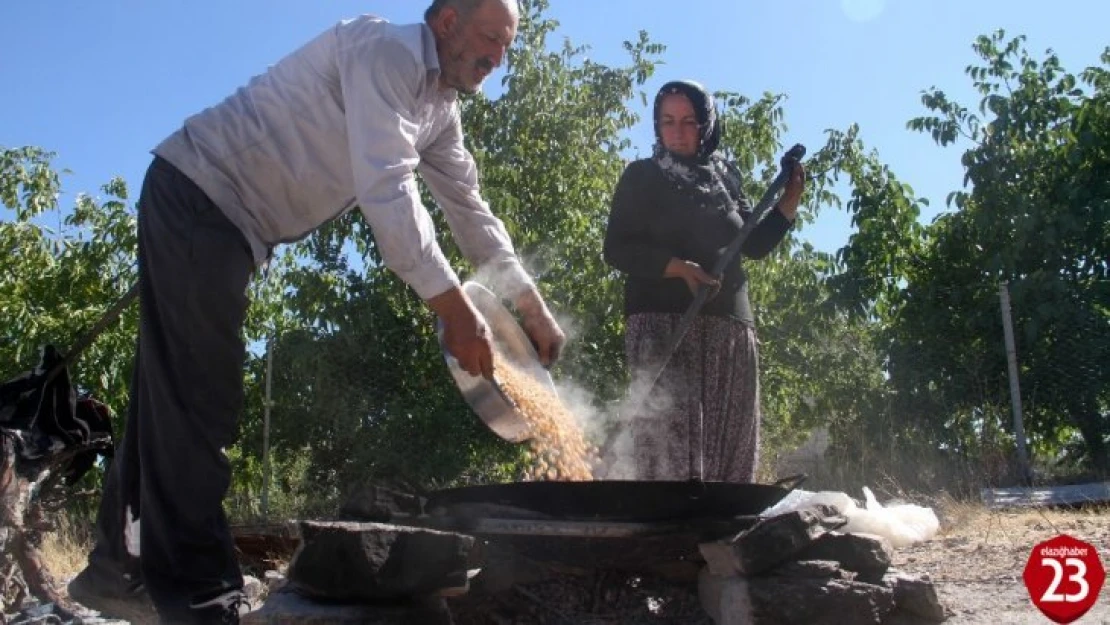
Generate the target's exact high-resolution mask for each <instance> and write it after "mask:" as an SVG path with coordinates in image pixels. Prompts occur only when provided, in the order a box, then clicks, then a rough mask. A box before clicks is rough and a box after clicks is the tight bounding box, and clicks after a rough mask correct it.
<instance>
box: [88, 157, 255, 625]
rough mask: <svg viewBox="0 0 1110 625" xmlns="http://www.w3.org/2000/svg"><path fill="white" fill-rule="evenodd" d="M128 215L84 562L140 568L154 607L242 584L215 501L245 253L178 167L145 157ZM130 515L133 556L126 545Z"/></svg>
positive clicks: (241, 313)
mask: <svg viewBox="0 0 1110 625" xmlns="http://www.w3.org/2000/svg"><path fill="white" fill-rule="evenodd" d="M138 222H139V228H138V233H139V307H140V308H139V319H140V321H139V341H138V349H137V353H136V357H135V369H134V374H133V377H132V382H131V401H130V404H129V406H128V413H127V424H126V430H125V432H124V436H123V440H122V441H121V442H120V445H119V449H118V450H117V452H116V456H115V460H114V461H113V462H112V465H111V468H110V470H109V472H108V476H107V478H106V482H105V485H104V493H103V498H102V500H101V505H100V513H99V515H98V519H97V544H96V547H95V549H94V550H93V553H92V555H90V557H89V561H90V566H94V567H101V568H104V569H107V570H110V571H113V572H115V573H119V574H126V575H129V576H135V575H136V574H139V575H141V579H142V582H143V583H144V584H145V585H146V588H147V590H148V591H149V593H150V595H151V598H152V599H153V601H154V603H155V605H156V606H157V607H158V611H159V613H160V614H161V615H162V616H163V618H167V619H173V620H176V619H178V618H181V619H183V620H187V618H188V614H189V612H188V605H189V604H190V603H191V602H194V601H197V600H203V599H205V598H210V597H211V596H213V595H219V594H221V593H223V592H227V591H230V590H234V589H238V588H241V587H242V574H241V572H240V569H239V564H238V561H237V559H236V557H235V549H234V542H233V539H232V536H231V532H230V529H229V527H228V522H227V518H226V517H225V515H224V512H223V506H222V503H223V498H224V495H225V494H226V493H227V489H228V486H229V485H230V481H231V467H230V464H229V463H228V460H227V457H226V455H225V454H224V449H225V448H227V447H229V446H230V445H231V444H232V442H233V439H234V436H235V433H236V424H237V419H238V415H239V413H240V411H241V409H242V405H243V362H244V358H245V349H244V345H243V342H242V339H241V338H240V332H241V331H242V325H243V321H244V317H245V315H246V308H247V303H248V299H247V292H246V291H247V283H248V281H249V280H250V276H251V274H252V272H253V270H254V262H253V257H252V254H251V252H250V248H249V245H248V244H247V242H246V239H245V238H244V237H243V235H242V233H241V232H240V231H239V230H238V228H236V227H235V226H234V225H233V224H232V223H231V222H230V221H228V219H227V217H225V216H224V214H223V212H222V211H221V210H220V209H219V207H217V206H216V205H215V204H213V203H212V201H211V200H210V199H209V198H208V197H207V196H206V195H205V194H204V192H203V191H201V189H200V188H199V187H197V186H196V185H195V184H194V183H193V182H192V181H191V180H189V178H187V177H186V176H185V175H184V174H182V173H181V172H180V171H179V170H177V169H176V168H175V167H173V165H171V164H170V163H169V162H167V161H165V160H163V159H161V158H158V157H155V159H154V162H153V163H152V164H151V166H150V168H149V169H148V171H147V174H146V178H145V179H144V182H143V188H142V193H141V196H140V198H139V206H138ZM128 511H130V514H132V515H134V514H137V515H138V518H139V546H140V556H139V558H138V559H137V560H136V559H135V558H134V557H133V556H131V555H130V554H129V552H128V550H127V547H126V543H125V539H124V535H125V533H124V532H125V526H126V525H127V522H128V521H129V520H130V518H131V517H130V516H129V512H128Z"/></svg>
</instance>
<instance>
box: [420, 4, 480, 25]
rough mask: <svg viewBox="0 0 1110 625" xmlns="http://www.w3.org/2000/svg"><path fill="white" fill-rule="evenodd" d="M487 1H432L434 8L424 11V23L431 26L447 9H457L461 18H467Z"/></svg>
mask: <svg viewBox="0 0 1110 625" xmlns="http://www.w3.org/2000/svg"><path fill="white" fill-rule="evenodd" d="M483 2H485V0H432V6H430V7H428V8H427V10H425V11H424V21H425V22H428V23H429V24H430V23H431V22H432V20H434V19H435V18H436V16H437V15H439V12H440V11H442V10H443V9H444V8H445V7H455V10H456V11H458V12H459V17H464V18H465V17H466V16H468V15H470V14H471V13H472V12H474V9H477V8H478V6H479V5H480V4H482V3H483Z"/></svg>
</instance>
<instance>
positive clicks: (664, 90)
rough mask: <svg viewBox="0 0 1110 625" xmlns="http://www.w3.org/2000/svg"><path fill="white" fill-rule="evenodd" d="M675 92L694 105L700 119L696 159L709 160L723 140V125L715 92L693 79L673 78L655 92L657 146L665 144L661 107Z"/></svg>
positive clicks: (653, 113)
mask: <svg viewBox="0 0 1110 625" xmlns="http://www.w3.org/2000/svg"><path fill="white" fill-rule="evenodd" d="M673 94H680V95H684V96H686V98H687V99H688V100H690V103H691V104H693V105H694V116H695V117H696V118H697V120H698V150H697V153H696V154H694V159H695V160H698V161H702V162H707V161H708V160H709V157H710V156H711V155H712V154H713V152H715V151H716V150H717V145H718V144H720V142H721V125H720V123H718V121H717V105H716V103H715V102H714V101H713V94H711V93H709V92H708V91H707V90H706V89H705V87H703V86H701V85H700V84H698V83H696V82H694V81H692V80H672V81H671V82H669V83H667V84H665V85H663V86H662V87H661V88H660V89H659V93H657V94H655V108H654V110H653V111H652V116H653V118H654V120H655V142H656V146H657V147H662V145H663V135H662V134H661V133H660V132H659V115H660V109H661V108H662V107H663V100H664V99H666V97H667V96H669V95H673Z"/></svg>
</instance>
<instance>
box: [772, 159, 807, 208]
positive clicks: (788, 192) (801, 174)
mask: <svg viewBox="0 0 1110 625" xmlns="http://www.w3.org/2000/svg"><path fill="white" fill-rule="evenodd" d="M805 186H806V168H805V166H804V165H802V164H801V163H800V162H797V163H794V168H793V170H791V172H790V180H787V181H786V188H785V189H784V190H783V192H782V197H781V198H779V203H778V208H779V212H780V213H782V216H783V217H786V218H787V219H789V220H790V221H794V219H795V218H796V217H797V216H798V204H799V203H800V202H801V201H802V193H803V192H805Z"/></svg>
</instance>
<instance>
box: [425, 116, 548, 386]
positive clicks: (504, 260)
mask: <svg viewBox="0 0 1110 625" xmlns="http://www.w3.org/2000/svg"><path fill="white" fill-rule="evenodd" d="M457 110H458V109H455V111H456V114H455V116H454V119H452V121H451V123H450V124H448V125H447V127H446V128H445V129H444V130H443V131H442V132H441V133H440V134H439V136H438V137H436V139H435V141H433V142H432V144H431V145H429V146H428V148H426V149H425V150H424V151H423V152H422V154H421V156H422V158H421V161H420V173H421V175H422V176H423V177H424V181H425V182H427V183H428V187H429V189H431V191H432V194H433V195H434V196H435V198H436V200H437V201H438V202H439V204H440V207H441V208H442V209H443V215H444V217H445V218H446V219H447V223H448V225H449V226H450V228H451V232H452V234H454V236H455V240H456V241H457V242H458V244H459V249H460V250H461V251H462V253H463V255H464V256H466V258H467V259H468V260H470V262H471V263H473V264H474V266H475V267H476V268H477V269H478V273H479V275H481V276H482V277H483V281H485V282H487V283H488V284H487V286H489V287H490V288H491V289H492V290H493V291H494V292H495V293H497V294H498V295H499V296H501V297H504V298H506V299H509V300H511V301H512V302H513V304H514V306H515V307H516V309H517V311H518V312H520V314H521V316H522V317H523V321H524V330H525V331H526V332H527V333H528V336H529V337H531V339H532V342H533V343H534V344H535V346H536V350H537V351H538V352H539V356H540V360H541V362H543V364H544V365H551V363H553V362H554V361H555V360H556V359H557V358H558V357H559V352H560V351H561V349H562V346H563V344H564V343H565V342H566V336H565V335H564V334H563V331H562V330H561V329H560V328H559V325H558V323H556V321H555V319H554V316H553V315H552V314H551V311H550V310H549V309H548V308H547V304H546V303H545V302H544V300H543V297H542V296H541V295H540V293H539V291H538V290H537V289H536V286H535V284H534V283H533V282H532V279H531V277H529V275H528V273H527V272H526V271H525V270H524V267H523V266H522V265H521V263H520V259H519V257H518V256H517V254H516V251H515V250H514V249H513V244H512V241H511V240H510V239H509V233H508V232H507V231H506V230H505V225H504V223H502V221H501V220H500V219H498V218H497V217H496V216H495V215H494V214H493V213H492V212H491V211H490V208H489V204H487V203H486V201H485V200H484V199H482V195H481V191H480V190H479V186H478V168H477V166H476V165H475V163H474V157H473V156H472V155H471V154H470V151H469V150H467V149H466V146H465V145H464V144H463V135H462V123H461V121H460V120H459V118H458V115H457Z"/></svg>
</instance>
